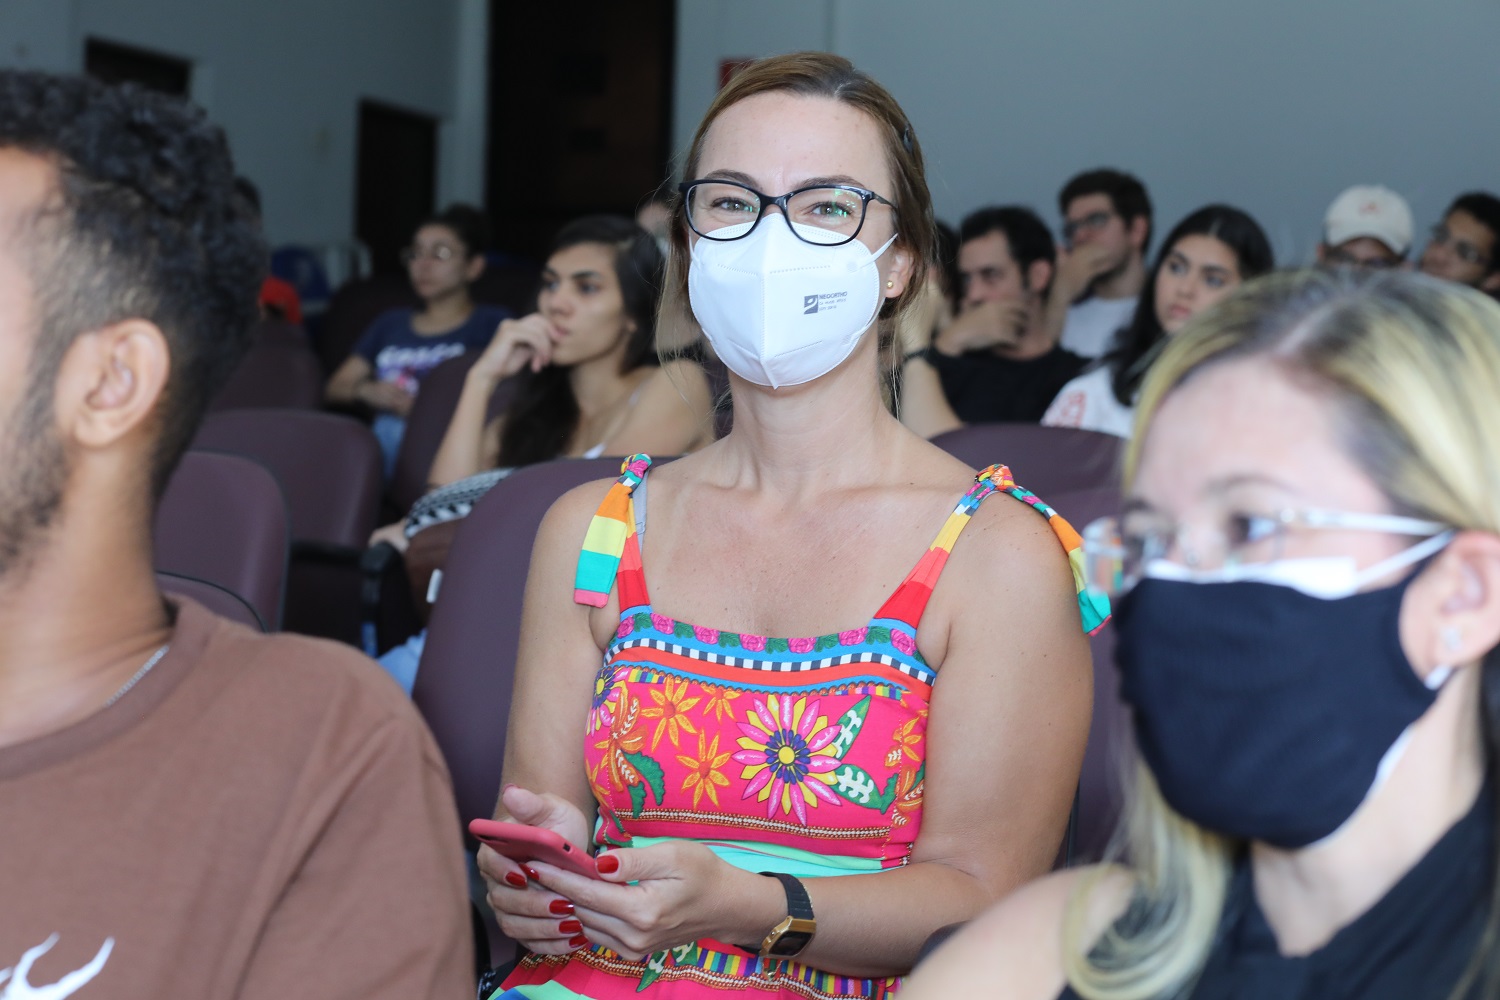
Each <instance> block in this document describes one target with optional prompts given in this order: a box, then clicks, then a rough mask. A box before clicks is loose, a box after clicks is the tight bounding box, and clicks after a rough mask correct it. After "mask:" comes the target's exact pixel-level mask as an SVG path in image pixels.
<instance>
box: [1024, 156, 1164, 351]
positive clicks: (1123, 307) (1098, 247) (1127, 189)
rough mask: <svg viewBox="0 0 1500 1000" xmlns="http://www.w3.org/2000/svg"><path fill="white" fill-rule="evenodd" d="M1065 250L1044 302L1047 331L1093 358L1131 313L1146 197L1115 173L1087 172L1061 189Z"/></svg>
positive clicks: (1140, 272)
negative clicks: (1045, 303) (1050, 290)
mask: <svg viewBox="0 0 1500 1000" xmlns="http://www.w3.org/2000/svg"><path fill="white" fill-rule="evenodd" d="M1057 209H1058V211H1059V212H1061V213H1062V217H1063V226H1062V237H1063V251H1062V252H1061V253H1060V254H1059V255H1058V260H1057V274H1056V275H1055V276H1054V278H1053V281H1052V294H1051V296H1050V298H1049V300H1048V302H1047V329H1049V330H1051V331H1053V335H1054V336H1057V335H1058V331H1061V343H1062V346H1063V347H1065V348H1066V349H1068V350H1070V351H1072V352H1073V353H1075V354H1081V355H1083V356H1084V357H1086V358H1097V357H1098V356H1099V355H1101V354H1103V353H1104V351H1105V349H1106V348H1107V347H1108V346H1109V345H1110V343H1111V342H1112V341H1113V340H1114V336H1115V332H1116V331H1118V330H1119V329H1120V328H1121V327H1122V326H1124V325H1125V324H1126V323H1128V322H1130V317H1131V316H1132V315H1133V314H1134V313H1135V304H1136V298H1137V297H1138V296H1139V295H1140V294H1141V288H1142V287H1143V286H1144V285H1145V282H1146V253H1147V251H1148V250H1149V248H1150V246H1151V197H1150V195H1148V194H1147V193H1146V186H1145V185H1144V184H1142V183H1141V182H1140V181H1138V180H1136V179H1135V178H1134V177H1132V176H1131V175H1130V174H1127V173H1123V172H1121V171H1118V170H1090V171H1087V172H1085V173H1082V174H1079V175H1078V176H1077V177H1074V178H1073V179H1072V180H1070V181H1068V183H1067V184H1065V185H1064V186H1063V189H1062V191H1061V192H1059V193H1058V196H1057Z"/></svg>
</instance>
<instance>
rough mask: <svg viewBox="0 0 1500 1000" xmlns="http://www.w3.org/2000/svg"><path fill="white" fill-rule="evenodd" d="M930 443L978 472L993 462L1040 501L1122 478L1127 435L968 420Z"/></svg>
mask: <svg viewBox="0 0 1500 1000" xmlns="http://www.w3.org/2000/svg"><path fill="white" fill-rule="evenodd" d="M932 443H933V444H935V445H937V446H938V447H939V448H941V449H943V450H944V451H946V452H947V453H948V454H950V455H952V456H953V457H955V458H957V459H959V460H960V461H962V462H966V463H968V464H969V465H972V466H973V467H974V468H975V469H976V470H977V469H983V468H986V467H987V466H990V465H994V464H995V463H996V462H999V463H1001V464H1002V465H1007V466H1009V467H1010V472H1011V475H1012V476H1014V477H1015V479H1016V482H1017V483H1018V484H1019V485H1021V486H1024V487H1026V488H1027V489H1028V490H1030V491H1031V492H1033V493H1035V494H1036V495H1037V496H1039V497H1041V498H1042V499H1043V500H1049V502H1050V497H1049V494H1052V493H1057V492H1059V491H1062V490H1082V489H1090V488H1092V487H1096V486H1114V485H1116V484H1118V483H1119V481H1120V456H1121V453H1122V451H1123V450H1124V447H1125V439H1124V438H1119V437H1116V436H1114V435H1113V434H1101V433H1099V432H1098V431H1082V430H1078V429H1077V428H1075V427H1043V426H1042V425H1041V424H970V425H968V426H967V427H960V428H959V429H958V430H954V431H948V432H947V433H946V434H939V435H938V436H937V437H935V438H933V439H932Z"/></svg>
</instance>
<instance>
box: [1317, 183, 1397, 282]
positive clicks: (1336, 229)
mask: <svg viewBox="0 0 1500 1000" xmlns="http://www.w3.org/2000/svg"><path fill="white" fill-rule="evenodd" d="M1411 238H1412V221H1411V208H1410V207H1408V206H1407V204H1406V199H1405V198H1403V197H1401V196H1400V195H1399V194H1397V193H1396V192H1394V191H1392V190H1391V189H1390V188H1385V187H1379V186H1376V185H1366V184H1359V185H1355V186H1354V187H1351V188H1348V189H1346V190H1345V191H1344V192H1343V193H1342V194H1340V195H1339V196H1338V197H1337V198H1335V199H1333V204H1332V205H1329V206H1328V214H1327V215H1326V216H1324V218H1323V242H1322V243H1319V244H1318V263H1319V264H1325V265H1327V266H1329V267H1359V268H1366V269H1369V268H1391V267H1400V266H1401V265H1402V264H1403V263H1405V261H1406V255H1407V253H1409V252H1410V251H1411Z"/></svg>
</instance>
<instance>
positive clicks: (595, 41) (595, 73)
mask: <svg viewBox="0 0 1500 1000" xmlns="http://www.w3.org/2000/svg"><path fill="white" fill-rule="evenodd" d="M675 18H676V8H675V3H674V0H632V2H631V3H628V4H622V3H606V2H604V0H579V2H575V3H566V4H563V3H534V4H518V3H508V2H505V0H491V5H490V32H491V36H490V149H489V168H488V181H489V185H488V186H489V207H490V214H491V217H492V219H493V221H494V224H495V237H496V242H497V244H498V246H499V247H500V248H501V249H504V250H509V251H511V252H516V253H521V254H524V255H526V256H529V257H533V258H540V257H542V256H544V255H545V253H546V247H547V244H548V243H549V242H550V241H551V238H552V236H553V234H554V233H556V231H557V229H558V227H559V226H561V225H562V224H563V223H565V222H567V221H568V220H570V219H574V218H577V217H578V216H580V215H584V214H587V213H591V212H620V213H623V214H625V215H633V214H634V213H635V209H636V206H637V205H638V204H639V203H640V202H641V201H642V200H643V199H644V198H645V197H646V195H648V194H650V193H651V191H652V190H653V189H654V188H655V187H656V186H657V185H658V184H659V183H661V181H662V179H663V178H664V177H665V176H666V174H667V172H668V164H669V159H670V155H671V150H670V144H671V122H670V115H671V95H672V49H673V31H674V26H675Z"/></svg>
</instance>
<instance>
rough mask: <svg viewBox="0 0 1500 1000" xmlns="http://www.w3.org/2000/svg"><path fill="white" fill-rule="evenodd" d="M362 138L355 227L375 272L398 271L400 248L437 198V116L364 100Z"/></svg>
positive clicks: (360, 110)
mask: <svg viewBox="0 0 1500 1000" xmlns="http://www.w3.org/2000/svg"><path fill="white" fill-rule="evenodd" d="M358 143H359V146H358V149H359V152H358V154H357V157H358V162H357V165H356V167H355V175H356V176H355V186H354V232H355V235H357V236H358V237H359V239H360V240H361V241H362V242H363V243H364V244H365V245H366V246H368V247H369V248H370V256H371V265H372V267H373V268H374V270H375V273H376V274H391V273H398V272H400V271H401V270H402V267H401V261H400V259H399V254H400V252H401V248H402V247H404V246H406V245H407V244H408V243H410V242H411V237H412V233H413V232H415V231H416V228H417V224H418V223H420V222H421V221H422V219H423V218H425V217H426V216H428V215H430V214H431V213H432V211H433V208H434V205H433V201H434V199H435V198H436V197H437V120H436V119H434V118H432V117H430V116H428V115H423V114H418V113H416V112H414V111H407V110H405V109H402V108H396V107H392V106H391V105H389V104H382V103H380V102H378V101H361V102H360V105H359V139H358Z"/></svg>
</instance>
